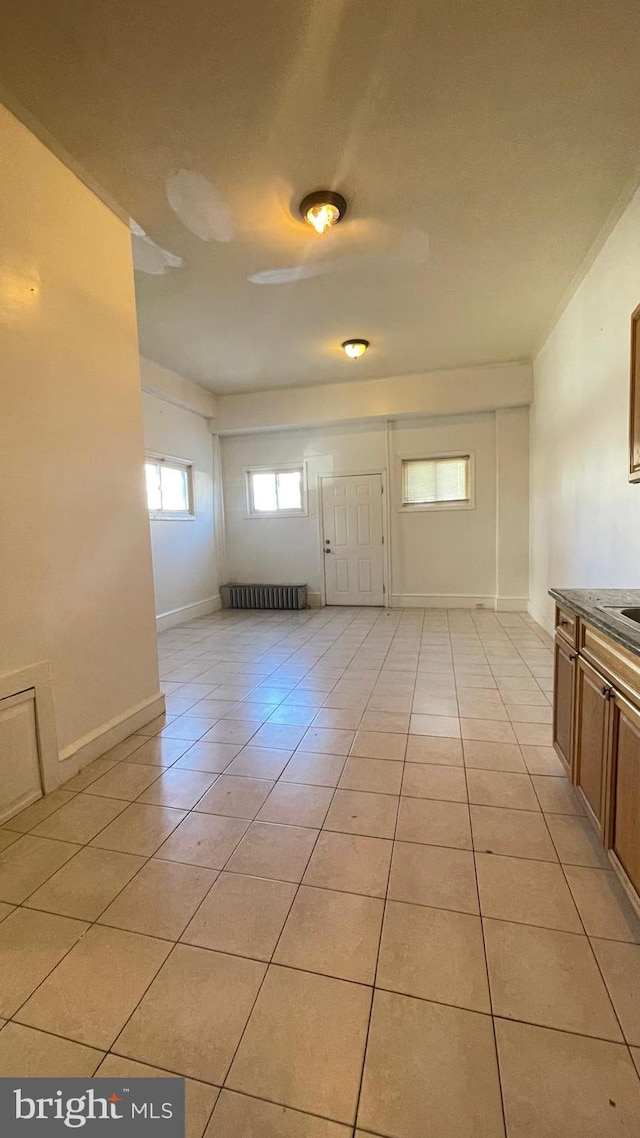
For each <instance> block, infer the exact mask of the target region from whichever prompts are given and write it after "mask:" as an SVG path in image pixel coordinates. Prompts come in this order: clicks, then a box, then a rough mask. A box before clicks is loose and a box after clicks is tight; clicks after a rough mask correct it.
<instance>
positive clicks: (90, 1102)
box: [0, 1078, 184, 1138]
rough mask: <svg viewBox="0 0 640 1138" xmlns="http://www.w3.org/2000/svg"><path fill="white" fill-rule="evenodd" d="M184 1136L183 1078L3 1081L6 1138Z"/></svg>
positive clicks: (0, 1125) (1, 1125)
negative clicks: (75, 1134)
mask: <svg viewBox="0 0 640 1138" xmlns="http://www.w3.org/2000/svg"><path fill="white" fill-rule="evenodd" d="M70 1131H76V1132H80V1131H82V1135H83V1138H84V1136H85V1135H86V1136H87V1138H93V1136H95V1135H100V1138H184V1079H147V1078H143V1079H135V1078H129V1079H124V1080H122V1079H103V1078H99V1079H0V1134H1V1135H2V1138H36V1136H37V1135H40V1138H49V1135H61V1134H67V1135H68V1134H69V1132H70Z"/></svg>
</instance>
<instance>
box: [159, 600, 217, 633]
mask: <svg viewBox="0 0 640 1138" xmlns="http://www.w3.org/2000/svg"><path fill="white" fill-rule="evenodd" d="M220 608H222V601H221V599H220V594H219V593H218V594H217V596H215V597H209V598H208V599H207V600H206V601H194V602H193V603H192V604H190V605H182V607H181V608H179V609H169V611H168V612H160V613H158V615H157V616H156V628H157V630H158V632H163V631H164V630H165V629H166V628H173V627H174V625H176V624H184V622H185V620H195V618H196V617H198V616H208V615H209V613H210V612H217V611H218V609H220Z"/></svg>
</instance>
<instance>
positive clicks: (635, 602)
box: [549, 589, 640, 656]
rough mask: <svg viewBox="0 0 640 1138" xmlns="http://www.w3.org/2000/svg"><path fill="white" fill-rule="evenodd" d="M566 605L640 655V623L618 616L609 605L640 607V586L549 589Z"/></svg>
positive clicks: (613, 607) (551, 594) (555, 597)
mask: <svg viewBox="0 0 640 1138" xmlns="http://www.w3.org/2000/svg"><path fill="white" fill-rule="evenodd" d="M549 595H550V596H552V597H553V598H554V599H555V600H556V601H559V602H560V604H561V605H564V606H565V608H568V609H570V610H571V612H574V613H576V615H577V616H579V617H582V618H583V620H586V621H587V622H588V623H589V624H592V625H593V626H594V628H599V629H600V631H601V632H604V633H606V635H607V636H610V637H611V639H612V640H615V641H617V643H618V644H622V646H623V648H628V649H629V651H630V652H634V653H635V654H636V655H637V656H640V624H638V625H634V624H633V623H632V622H630V621H626V620H624V619H623V618H620V617H618V615H617V613H615V612H606V611H603V609H604V610H606V609H607V608H611V609H615V608H640V589H549Z"/></svg>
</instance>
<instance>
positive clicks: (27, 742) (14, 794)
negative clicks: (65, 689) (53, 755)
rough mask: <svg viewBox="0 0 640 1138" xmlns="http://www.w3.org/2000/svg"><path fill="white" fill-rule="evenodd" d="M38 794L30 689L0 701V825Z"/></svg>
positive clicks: (33, 695) (40, 789)
mask: <svg viewBox="0 0 640 1138" xmlns="http://www.w3.org/2000/svg"><path fill="white" fill-rule="evenodd" d="M41 795H42V783H41V781H40V760H39V755H38V732H37V728H36V716H35V692H34V690H33V688H30V689H29V690H28V691H24V692H20V693H19V694H18V695H12V696H7V697H6V699H0V822H3V821H5V820H6V819H7V818H11V817H13V815H14V814H17V813H18V811H19V810H23V809H24V808H25V806H29V805H30V803H32V802H35V800H36V798H40V796H41Z"/></svg>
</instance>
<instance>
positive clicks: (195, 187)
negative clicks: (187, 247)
mask: <svg viewBox="0 0 640 1138" xmlns="http://www.w3.org/2000/svg"><path fill="white" fill-rule="evenodd" d="M166 189H167V201H168V202H169V205H170V206H171V209H172V210H173V212H174V213H175V215H176V217H178V218H180V221H181V222H182V224H183V225H184V226H186V228H187V229H189V230H190V231H191V232H192V233H194V234H195V236H196V237H200V238H201V240H202V241H224V242H227V241H231V240H232V239H233V221H232V219H231V212H230V210H229V207H228V206H227V204H226V202H225V201H224V199H223V197H222V195H221V194H220V193H219V192H218V190H216V188H215V186H212V185H211V182H209V181H208V180H207V178H205V176H204V174H198V173H196V172H195V171H193V170H176V171H175V172H174V173H173V174H169V176H168V178H167V184H166Z"/></svg>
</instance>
